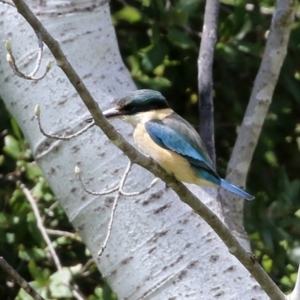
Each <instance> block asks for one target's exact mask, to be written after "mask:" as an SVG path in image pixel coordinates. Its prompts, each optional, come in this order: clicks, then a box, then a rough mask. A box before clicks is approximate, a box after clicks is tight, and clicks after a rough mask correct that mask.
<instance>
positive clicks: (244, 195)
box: [220, 179, 254, 200]
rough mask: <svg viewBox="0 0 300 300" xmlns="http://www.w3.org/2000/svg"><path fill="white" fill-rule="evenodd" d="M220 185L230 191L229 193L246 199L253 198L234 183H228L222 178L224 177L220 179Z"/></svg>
mask: <svg viewBox="0 0 300 300" xmlns="http://www.w3.org/2000/svg"><path fill="white" fill-rule="evenodd" d="M220 186H221V187H222V188H224V189H225V190H227V191H229V192H231V193H234V194H236V195H238V196H240V197H242V198H244V199H246V200H253V199H254V197H253V196H252V195H250V194H248V193H246V192H245V191H243V190H241V189H239V188H238V187H236V186H235V185H233V184H231V183H229V182H228V181H226V180H224V179H221V183H220Z"/></svg>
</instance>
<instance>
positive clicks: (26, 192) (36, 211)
mask: <svg viewBox="0 0 300 300" xmlns="http://www.w3.org/2000/svg"><path fill="white" fill-rule="evenodd" d="M18 184H19V187H20V189H21V190H22V191H23V193H24V195H25V196H26V199H27V200H28V202H29V203H30V206H31V208H32V210H33V213H34V216H35V218H36V222H37V227H38V229H39V230H40V232H41V234H42V236H43V239H44V241H45V242H46V244H47V247H48V249H49V252H50V253H51V256H52V258H53V260H54V263H55V266H56V268H57V270H61V268H62V267H61V263H60V260H59V258H58V256H57V254H56V252H55V250H54V247H53V246H52V243H51V240H50V238H49V236H48V234H47V231H46V228H45V226H44V224H43V220H42V217H41V215H40V212H39V209H38V207H37V205H36V203H35V200H34V198H33V197H32V195H31V193H30V191H29V190H28V188H27V187H26V186H25V184H23V183H21V182H18Z"/></svg>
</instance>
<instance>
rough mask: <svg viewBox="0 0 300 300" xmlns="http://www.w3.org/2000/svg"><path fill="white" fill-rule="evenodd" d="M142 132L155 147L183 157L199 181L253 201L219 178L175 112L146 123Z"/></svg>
mask: <svg viewBox="0 0 300 300" xmlns="http://www.w3.org/2000/svg"><path fill="white" fill-rule="evenodd" d="M145 129H146V131H147V133H148V134H149V136H150V137H151V138H152V140H153V141H154V142H155V143H156V144H157V145H159V146H160V147H162V148H164V149H167V150H171V151H174V152H176V153H178V154H180V155H181V156H183V157H184V158H185V159H186V160H187V161H188V162H189V163H190V165H191V168H192V169H193V170H194V172H195V173H196V175H197V177H198V178H201V179H204V180H206V181H209V182H211V183H214V184H216V185H219V186H221V187H223V188H224V189H226V190H228V191H230V192H232V193H234V194H236V195H238V196H240V197H242V198H244V199H247V200H252V199H253V198H254V197H253V196H251V195H249V194H248V193H246V192H245V191H243V190H241V189H239V188H238V187H236V186H234V185H233V184H231V183H229V182H227V181H226V180H224V179H221V178H220V176H219V175H218V174H217V172H216V169H215V166H214V164H213V162H212V161H211V159H210V157H209V155H208V153H207V151H206V149H205V146H204V144H203V142H202V140H201V138H200V136H199V134H198V133H197V131H196V130H195V129H194V128H193V127H192V125H191V124H190V123H188V122H187V121H186V120H184V119H182V118H181V117H180V116H179V115H177V114H176V113H173V114H171V115H170V116H168V117H166V118H165V119H163V120H150V121H148V122H146V123H145Z"/></svg>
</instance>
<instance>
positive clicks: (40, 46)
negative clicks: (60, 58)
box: [5, 34, 52, 81]
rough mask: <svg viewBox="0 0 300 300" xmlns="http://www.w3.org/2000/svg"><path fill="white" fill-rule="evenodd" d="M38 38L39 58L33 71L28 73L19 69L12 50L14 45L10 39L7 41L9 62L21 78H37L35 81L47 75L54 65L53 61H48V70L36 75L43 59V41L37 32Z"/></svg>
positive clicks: (7, 58)
mask: <svg viewBox="0 0 300 300" xmlns="http://www.w3.org/2000/svg"><path fill="white" fill-rule="evenodd" d="M37 38H38V45H39V50H38V52H37V59H36V62H35V67H34V69H33V71H32V72H31V73H30V74H28V75H26V74H24V73H23V72H21V71H20V70H19V68H18V66H17V63H16V59H15V57H14V55H13V52H12V46H11V44H10V42H9V41H6V42H5V48H6V50H7V54H6V60H7V62H8V63H9V65H10V67H11V68H12V70H13V71H14V73H15V74H16V75H17V76H19V77H20V78H23V79H27V80H35V81H38V80H41V79H43V78H44V77H45V76H46V75H47V73H48V72H49V71H50V69H51V67H52V63H51V61H48V62H47V64H46V70H45V72H44V74H42V75H41V76H39V77H34V75H35V74H36V72H37V71H38V70H39V69H40V66H41V61H42V57H43V41H42V39H41V36H40V34H37Z"/></svg>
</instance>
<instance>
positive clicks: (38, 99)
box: [0, 0, 267, 300]
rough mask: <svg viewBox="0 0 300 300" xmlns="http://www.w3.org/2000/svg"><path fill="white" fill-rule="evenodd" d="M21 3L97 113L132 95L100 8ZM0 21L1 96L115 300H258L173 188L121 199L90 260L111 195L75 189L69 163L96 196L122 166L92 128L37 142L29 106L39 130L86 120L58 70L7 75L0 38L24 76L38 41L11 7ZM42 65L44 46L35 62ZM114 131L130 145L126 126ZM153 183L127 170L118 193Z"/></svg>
mask: <svg viewBox="0 0 300 300" xmlns="http://www.w3.org/2000/svg"><path fill="white" fill-rule="evenodd" d="M101 2H102V3H101ZM27 3H28V5H29V6H30V7H31V8H33V9H34V12H35V13H37V14H38V16H39V18H40V20H41V21H42V23H43V24H44V25H45V26H46V28H47V29H48V30H49V31H50V32H51V33H52V35H53V36H54V37H55V38H56V39H57V40H58V41H59V42H60V44H61V47H62V48H63V50H64V51H65V53H66V55H67V57H68V59H69V60H70V61H71V63H72V64H73V66H74V68H75V69H76V70H77V71H78V73H79V74H80V75H81V76H82V78H83V81H84V83H85V84H86V85H87V87H88V88H89V89H90V91H91V93H92V94H93V96H94V97H95V98H96V99H97V100H98V102H99V105H100V107H101V108H102V109H107V108H108V107H111V106H112V105H114V103H115V102H114V98H116V97H119V96H121V95H123V94H124V93H126V92H128V91H130V90H133V89H135V86H134V84H133V82H132V80H131V78H130V75H129V73H128V71H127V70H126V68H125V67H124V65H123V63H122V61H121V58H120V54H119V51H118V46H117V43H116V37H115V32H114V29H113V26H112V24H111V20H110V12H109V8H108V4H107V3H104V2H103V1H98V2H96V5H95V2H94V1H80V0H77V1H72V2H69V1H60V2H57V1H50V0H48V1H44V2H41V3H42V5H41V6H38V4H37V1H27ZM57 3H59V5H58V6H57ZM95 6H96V7H95ZM75 8H76V10H75ZM88 8H89V9H88ZM0 20H1V21H0V34H1V42H2V43H3V46H2V47H1V46H0V94H1V96H2V98H3V99H4V101H5V103H6V105H7V107H8V109H9V110H10V112H11V113H12V114H13V115H14V117H15V118H16V119H17V121H18V123H19V125H20V126H21V129H22V131H23V133H24V134H25V136H26V138H27V140H28V141H29V143H30V145H31V149H32V150H33V153H34V155H35V158H36V160H37V162H38V163H39V164H40V166H41V168H42V169H43V172H44V174H45V176H46V178H47V180H48V182H49V184H50V186H51V187H52V189H53V191H54V193H55V194H56V196H57V198H58V199H59V201H60V203H61V205H62V206H63V208H64V210H65V211H66V213H67V215H68V218H69V219H70V221H71V222H72V224H73V226H74V228H76V230H78V232H79V233H80V235H81V237H82V238H83V240H84V242H85V243H86V245H87V247H88V248H89V250H90V251H91V253H92V255H93V257H94V258H95V260H96V262H97V265H98V267H99V269H100V271H101V273H102V274H103V276H104V277H105V278H106V279H107V280H108V282H109V284H110V285H111V287H112V288H113V290H114V291H115V292H116V293H117V295H118V297H119V299H132V300H135V299H175V298H180V299H197V300H199V299H215V298H216V299H225V300H227V299H234V300H237V299H243V300H245V299H253V298H255V299H267V296H266V294H265V293H264V292H263V291H262V290H261V288H260V287H259V286H258V284H257V283H256V281H254V280H253V279H252V278H251V277H250V275H249V273H248V271H246V269H245V268H244V267H243V266H242V265H241V264H240V263H239V262H238V261H237V260H236V259H235V257H233V256H232V255H231V254H230V253H229V252H228V249H227V248H226V247H225V246H224V244H223V242H222V241H221V240H220V239H219V238H218V237H217V236H216V234H215V233H214V232H213V231H212V230H211V228H210V227H209V226H208V225H207V224H206V223H205V222H204V221H203V220H202V219H201V218H199V216H197V215H196V214H195V213H193V211H192V210H191V209H190V208H189V207H188V206H186V205H185V204H183V203H182V202H180V201H179V199H178V198H177V197H175V196H174V193H173V192H172V191H170V190H165V187H164V184H163V183H160V184H158V185H157V186H156V187H155V188H154V189H152V190H151V191H150V192H148V193H147V194H145V195H142V196H138V197H134V198H121V199H120V203H119V206H118V209H117V213H116V219H115V223H114V226H113V230H112V236H111V239H110V240H109V242H108V247H107V248H106V250H105V252H104V253H103V256H102V257H101V259H100V260H98V259H97V258H96V256H97V252H98V251H99V249H100V247H101V245H102V242H103V240H104V238H105V235H106V229H107V224H108V220H109V215H110V211H111V206H112V202H111V200H112V197H111V196H104V197H91V196H90V195H88V194H86V193H85V192H84V191H82V189H81V188H80V184H79V182H78V181H77V180H76V178H75V175H74V166H75V165H79V166H80V168H81V170H82V172H83V176H84V178H85V181H86V182H87V185H88V186H89V188H90V189H94V190H102V189H104V188H106V187H112V186H113V185H115V184H116V183H117V180H118V178H120V177H121V175H122V172H123V171H124V169H125V166H126V164H127V159H126V157H125V155H122V153H120V151H119V150H118V149H117V148H116V147H114V146H113V145H111V143H110V142H108V140H107V138H106V137H105V136H104V135H103V133H102V132H100V130H99V129H98V128H93V129H92V130H90V131H89V132H87V133H85V134H84V135H82V136H80V137H79V138H76V139H74V140H71V141H68V142H63V141H55V140H50V139H48V138H45V137H44V136H42V135H41V133H40V132H39V130H38V127H37V123H36V120H35V118H34V106H35V105H36V104H37V103H39V104H40V106H41V109H42V116H41V118H42V123H43V125H44V128H45V130H47V131H48V132H52V133H61V134H63V133H64V132H65V130H66V129H67V130H68V131H71V132H74V131H76V130H77V129H78V128H79V127H81V125H82V121H83V120H84V119H85V118H86V117H87V116H88V115H89V113H88V111H87V109H86V108H85V107H84V105H83V104H82V102H81V101H80V99H79V98H78V96H77V94H76V93H75V91H74V89H73V88H72V87H71V85H70V84H69V82H68V80H67V78H66V77H65V76H64V74H63V73H62V71H61V70H60V69H59V68H58V67H55V66H54V67H53V69H52V70H51V71H50V72H49V74H48V75H47V77H46V78H45V79H43V80H42V81H40V82H37V83H35V82H30V81H25V80H23V79H20V78H17V77H16V76H15V75H14V74H13V73H12V70H11V69H10V68H9V66H8V64H7V62H6V60H5V56H6V52H5V49H4V41H5V40H6V39H10V40H11V43H12V46H13V51H14V53H15V56H16V57H17V61H18V65H19V67H20V68H21V69H22V70H28V71H30V70H31V69H32V68H33V65H34V59H35V56H34V54H35V51H36V49H37V39H36V36H35V34H34V32H33V31H32V29H31V28H30V27H29V25H28V24H27V23H26V22H25V21H24V19H23V18H22V17H21V16H20V15H18V13H17V12H16V11H15V9H14V8H12V7H10V6H7V5H6V6H5V5H1V4H0ZM49 58H50V59H51V56H50V54H49V51H48V50H47V49H45V55H44V58H43V60H44V62H45V63H46V61H47V59H49ZM114 124H116V126H117V127H118V128H119V129H120V130H121V131H122V133H124V135H125V137H127V138H129V139H131V128H130V127H127V126H125V125H124V124H123V123H117V122H115V123H114ZM152 178H153V175H152V174H150V173H149V172H147V171H145V170H143V169H142V168H140V167H134V168H133V172H132V174H131V176H130V177H129V180H128V183H127V186H126V189H127V190H139V189H140V188H142V187H145V186H147V185H148V183H149V182H150V181H151V180H152ZM193 189H194V191H196V193H197V194H198V195H199V197H200V199H202V200H203V202H205V203H207V205H209V207H210V208H211V209H213V210H214V211H215V212H218V211H219V210H220V209H219V207H218V203H217V201H215V200H214V199H215V197H216V195H217V191H216V190H209V191H208V192H209V194H208V193H206V192H205V191H203V190H202V189H200V188H198V187H193ZM172 297H174V298H172Z"/></svg>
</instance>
